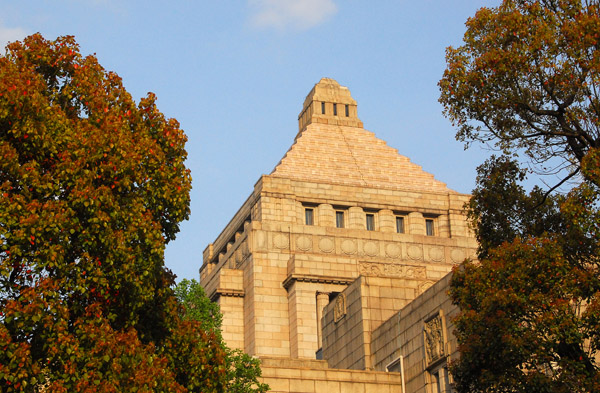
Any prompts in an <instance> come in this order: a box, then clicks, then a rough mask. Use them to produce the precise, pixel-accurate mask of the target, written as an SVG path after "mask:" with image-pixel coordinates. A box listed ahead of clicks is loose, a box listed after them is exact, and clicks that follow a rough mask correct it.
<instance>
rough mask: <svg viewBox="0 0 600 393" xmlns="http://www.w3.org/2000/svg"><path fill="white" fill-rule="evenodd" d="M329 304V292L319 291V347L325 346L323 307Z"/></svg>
mask: <svg viewBox="0 0 600 393" xmlns="http://www.w3.org/2000/svg"><path fill="white" fill-rule="evenodd" d="M327 304H329V293H327V292H317V343H318V347H319V349H320V348H323V325H322V324H321V318H323V309H324V308H325V306H326V305H327Z"/></svg>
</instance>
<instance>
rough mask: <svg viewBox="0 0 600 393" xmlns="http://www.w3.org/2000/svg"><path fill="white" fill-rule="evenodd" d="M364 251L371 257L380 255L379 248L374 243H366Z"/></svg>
mask: <svg viewBox="0 0 600 393" xmlns="http://www.w3.org/2000/svg"><path fill="white" fill-rule="evenodd" d="M363 250H364V251H365V254H366V255H368V256H370V257H374V256H376V255H377V254H379V247H377V244H376V243H374V242H366V243H365V245H364V246H363Z"/></svg>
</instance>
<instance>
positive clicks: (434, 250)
mask: <svg viewBox="0 0 600 393" xmlns="http://www.w3.org/2000/svg"><path fill="white" fill-rule="evenodd" d="M429 258H430V259H431V260H432V261H434V262H441V261H442V260H443V259H444V249H443V248H441V247H431V248H430V249H429Z"/></svg>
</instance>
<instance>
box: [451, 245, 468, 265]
mask: <svg viewBox="0 0 600 393" xmlns="http://www.w3.org/2000/svg"><path fill="white" fill-rule="evenodd" d="M465 257H466V256H465V252H464V251H463V250H461V249H459V248H455V249H454V250H452V251H451V252H450V259H452V262H456V263H460V262H462V261H464V260H465Z"/></svg>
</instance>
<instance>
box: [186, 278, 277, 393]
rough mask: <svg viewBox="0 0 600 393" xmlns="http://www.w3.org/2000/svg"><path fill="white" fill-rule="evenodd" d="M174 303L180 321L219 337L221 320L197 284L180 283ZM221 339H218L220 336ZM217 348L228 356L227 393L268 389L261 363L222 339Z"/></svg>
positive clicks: (257, 392) (259, 392)
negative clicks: (178, 305) (179, 307)
mask: <svg viewBox="0 0 600 393" xmlns="http://www.w3.org/2000/svg"><path fill="white" fill-rule="evenodd" d="M175 293H176V296H177V299H178V300H179V302H180V303H181V305H182V306H183V308H182V315H181V316H182V318H183V319H184V320H188V321H198V322H200V323H202V326H203V329H206V330H209V331H214V332H217V334H220V331H221V324H222V322H223V316H222V314H221V311H220V310H219V306H218V305H217V304H216V303H213V302H212V301H210V299H209V298H208V297H207V296H206V294H205V293H204V290H203V289H202V287H201V286H200V284H199V283H198V282H197V281H196V280H188V279H183V280H181V281H180V282H179V283H178V284H177V287H175ZM219 337H220V336H219ZM220 345H221V347H222V348H223V350H224V351H225V352H227V355H228V356H227V358H226V361H227V370H228V374H227V381H228V382H227V392H229V393H265V392H267V391H268V390H269V385H267V384H264V383H261V382H260V381H259V380H258V379H259V377H260V376H261V370H260V362H259V360H258V359H255V358H252V357H251V356H249V355H248V354H247V353H245V352H243V351H241V350H238V349H235V350H232V349H229V348H228V347H227V346H226V345H225V342H224V341H223V340H222V339H221V341H220Z"/></svg>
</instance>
